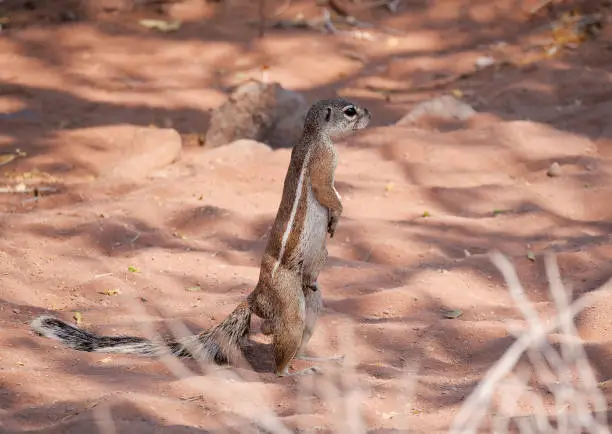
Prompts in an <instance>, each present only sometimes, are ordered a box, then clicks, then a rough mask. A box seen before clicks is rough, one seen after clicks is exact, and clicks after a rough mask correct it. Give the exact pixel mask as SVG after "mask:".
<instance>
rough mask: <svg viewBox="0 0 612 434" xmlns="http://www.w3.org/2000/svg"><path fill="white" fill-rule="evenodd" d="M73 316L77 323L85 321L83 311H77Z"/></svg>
mask: <svg viewBox="0 0 612 434" xmlns="http://www.w3.org/2000/svg"><path fill="white" fill-rule="evenodd" d="M72 317H73V318H74V321H75V322H76V325H80V324H81V323H82V322H83V315H81V312H75V313H74V315H73V316H72Z"/></svg>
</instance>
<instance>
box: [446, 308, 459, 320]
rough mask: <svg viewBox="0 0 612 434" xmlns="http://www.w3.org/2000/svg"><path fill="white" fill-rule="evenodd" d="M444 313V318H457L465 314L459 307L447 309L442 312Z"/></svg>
mask: <svg viewBox="0 0 612 434" xmlns="http://www.w3.org/2000/svg"><path fill="white" fill-rule="evenodd" d="M442 315H444V318H448V319H456V318H459V317H460V316H461V315H463V312H462V311H460V310H459V309H453V310H446V311H444V312H442Z"/></svg>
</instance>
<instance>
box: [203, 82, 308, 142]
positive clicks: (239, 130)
mask: <svg viewBox="0 0 612 434" xmlns="http://www.w3.org/2000/svg"><path fill="white" fill-rule="evenodd" d="M309 107H310V106H309V104H308V102H307V101H306V98H304V96H303V95H302V94H300V93H298V92H294V91H291V90H287V89H283V88H282V87H281V86H280V85H279V84H278V83H262V82H259V81H255V80H252V81H249V82H247V83H245V84H243V85H241V86H239V87H238V88H237V89H236V90H234V92H232V94H231V95H230V96H229V98H228V100H227V101H226V102H225V103H223V104H222V105H221V106H219V107H218V108H217V109H215V110H214V111H213V113H212V116H211V119H210V127H209V128H208V131H207V132H206V137H205V141H204V146H206V147H208V148H216V147H219V146H223V145H226V144H228V143H231V142H233V141H236V140H239V139H251V140H255V141H258V142H263V143H266V144H267V145H268V146H270V147H272V148H281V147H292V146H293V144H294V143H295V142H296V141H297V140H298V139H299V138H300V135H301V133H302V128H303V124H304V117H305V116H306V112H307V111H308V108H309Z"/></svg>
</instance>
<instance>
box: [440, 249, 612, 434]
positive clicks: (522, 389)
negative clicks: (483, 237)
mask: <svg viewBox="0 0 612 434" xmlns="http://www.w3.org/2000/svg"><path fill="white" fill-rule="evenodd" d="M491 259H492V262H493V263H494V264H495V266H496V267H497V268H498V269H499V270H500V272H501V274H502V275H503V277H504V279H505V280H506V282H507V284H508V289H509V292H510V295H511V296H512V298H513V301H514V303H515V305H516V307H517V308H518V309H519V310H520V312H521V313H522V315H523V317H524V318H525V320H526V322H527V329H526V331H525V332H523V333H522V334H520V335H519V336H518V337H517V340H516V341H515V342H514V344H512V345H511V346H510V348H508V350H507V351H506V352H505V354H504V355H503V356H502V357H501V359H500V360H498V361H497V363H495V365H493V367H492V368H491V369H489V371H488V372H487V373H486V375H485V377H484V378H483V380H482V381H481V382H480V384H479V385H478V386H477V387H476V389H475V390H474V391H473V392H472V394H471V395H470V396H469V397H468V398H467V399H466V400H465V402H464V404H463V405H462V407H461V409H460V411H459V413H458V414H457V416H456V418H455V420H454V422H453V425H452V427H451V430H450V431H451V432H452V433H466V434H470V433H474V434H475V433H476V432H478V431H479V427H480V425H481V422H482V419H483V418H484V417H485V416H486V413H487V411H488V410H489V408H490V407H491V406H492V402H493V397H494V395H495V393H496V392H500V394H501V395H502V401H501V404H500V407H501V409H500V411H499V412H498V413H501V414H503V418H504V420H501V419H500V420H497V419H495V420H494V426H495V433H502V432H507V430H508V425H509V420H507V418H509V417H512V416H514V417H513V420H514V421H515V422H516V425H517V427H518V428H519V431H520V432H521V433H527V432H529V433H553V432H563V433H578V432H588V433H597V434H604V433H607V434H609V433H610V430H609V428H608V426H607V424H606V420H605V419H606V416H605V415H606V400H605V397H604V395H603V394H602V392H601V391H600V390H599V388H598V386H597V380H596V378H595V374H594V373H593V370H592V368H591V366H590V364H589V361H588V358H587V355H586V352H585V350H584V347H583V345H582V341H581V339H580V337H579V336H578V332H577V330H576V328H575V326H574V316H575V315H576V314H578V313H579V312H580V311H581V310H582V309H584V308H585V307H587V306H589V305H591V304H593V303H594V302H595V301H596V300H597V299H598V298H601V297H603V296H605V295H608V296H609V295H610V294H609V290H607V289H602V288H600V289H599V290H597V291H594V292H591V293H590V294H588V295H585V296H583V297H581V298H580V299H578V300H576V301H574V302H573V303H571V295H570V293H569V292H568V290H567V289H566V288H565V287H564V286H563V284H562V281H561V277H560V274H559V269H558V267H557V263H556V261H555V259H554V257H553V256H552V255H548V256H546V258H545V265H546V272H547V277H548V280H549V288H550V293H551V295H552V297H553V300H554V302H555V307H556V311H557V314H556V316H555V317H554V318H552V319H551V320H550V321H549V322H548V323H547V324H545V323H543V322H542V321H541V320H540V317H539V315H538V313H537V311H536V310H535V309H534V307H533V304H532V303H531V302H530V301H529V299H528V298H527V297H526V295H525V291H524V289H523V287H522V285H521V283H520V281H519V279H518V276H517V274H516V271H515V269H514V267H513V266H512V264H511V263H510V261H509V260H508V259H507V258H506V257H505V256H503V255H502V254H501V253H499V252H495V253H493V254H492V257H491ZM557 331H558V332H559V333H560V342H561V344H560V346H561V351H560V352H559V351H557V350H556V349H555V348H554V347H553V345H552V343H551V341H550V338H549V335H550V334H552V333H554V332H557ZM523 355H526V356H527V358H528V360H529V361H530V362H531V364H532V366H533V373H534V374H535V376H536V378H537V380H538V382H540V383H541V384H543V385H544V386H546V388H547V389H548V390H549V392H550V393H551V394H552V395H553V397H554V399H555V409H556V412H555V413H556V414H555V415H554V416H555V417H556V425H557V426H556V428H553V426H552V425H551V424H550V421H549V417H548V416H549V415H548V414H547V413H546V411H545V405H544V397H543V396H541V394H537V393H535V392H533V391H530V390H529V388H528V385H527V377H517V376H516V375H514V374H513V373H512V371H513V370H514V369H515V366H516V364H517V363H518V361H519V360H520V358H521V357H522V356H523ZM508 377H510V378H511V380H512V381H511V382H510V383H511V385H512V386H513V387H512V388H511V390H509V389H508V387H504V384H503V380H504V379H505V378H508ZM502 390H503V391H502ZM521 398H525V400H526V401H528V402H529V404H530V406H531V408H532V411H533V414H532V415H531V417H516V411H515V410H516V409H517V408H518V402H519V400H520V399H521ZM590 405H592V406H593V409H591V408H590Z"/></svg>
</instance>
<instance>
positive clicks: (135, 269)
mask: <svg viewBox="0 0 612 434" xmlns="http://www.w3.org/2000/svg"><path fill="white" fill-rule="evenodd" d="M128 271H130V272H132V273H138V272H139V270H138V268H136V267H134V266H133V265H130V266H129V267H128Z"/></svg>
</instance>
